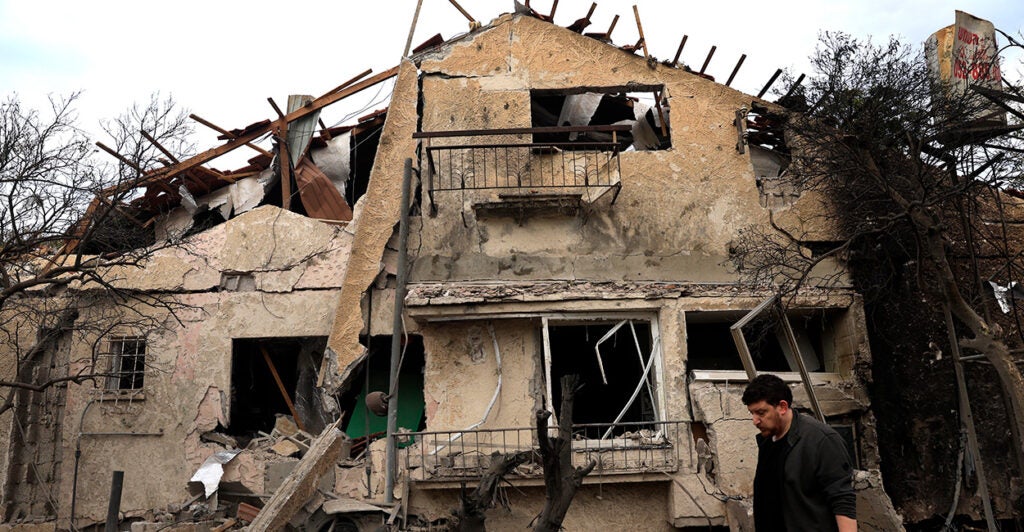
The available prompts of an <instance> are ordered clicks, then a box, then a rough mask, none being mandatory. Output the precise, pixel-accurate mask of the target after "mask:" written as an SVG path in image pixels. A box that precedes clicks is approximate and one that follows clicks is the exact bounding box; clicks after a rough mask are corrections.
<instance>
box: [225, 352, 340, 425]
mask: <svg viewBox="0 0 1024 532" xmlns="http://www.w3.org/2000/svg"><path fill="white" fill-rule="evenodd" d="M324 345H326V339H325V338H322V337H309V338H306V337H298V338H264V339H235V340H233V341H232V349H231V350H232V353H231V418H230V423H229V425H228V427H227V429H228V430H227V433H228V434H230V435H233V436H252V435H254V434H255V433H257V432H259V431H263V432H267V433H269V432H270V431H272V430H273V428H274V424H275V423H276V421H277V416H279V415H284V416H292V417H298V419H297V420H296V421H297V423H299V424H301V426H302V427H304V430H306V432H311V433H313V434H316V433H318V432H319V431H320V430H322V429H323V427H324V426H325V424H324V417H323V415H321V412H322V410H323V408H322V405H319V394H317V393H316V392H315V389H314V388H315V384H316V376H317V373H316V372H317V368H318V367H319V365H320V360H319V358H320V356H319V353H322V352H323V346H324ZM264 354H265V355H266V356H264ZM268 359H269V364H268ZM271 366H272V368H271ZM274 372H276V373H277V377H278V378H280V381H281V385H282V386H283V387H284V393H282V391H281V387H280V386H278V383H277V379H276V378H275V377H274ZM286 397H287V399H286Z"/></svg>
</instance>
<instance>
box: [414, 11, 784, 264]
mask: <svg viewBox="0 0 1024 532" xmlns="http://www.w3.org/2000/svg"><path fill="white" fill-rule="evenodd" d="M556 43H557V44H556ZM421 70H422V72H423V74H422V75H423V83H422V85H423V102H424V104H423V117H422V129H423V130H425V131H444V130H457V129H492V128H507V127H530V124H531V117H530V92H529V91H530V89H571V88H574V87H613V86H624V85H627V84H638V85H654V86H661V85H664V86H665V88H666V94H667V95H668V96H669V101H670V106H671V108H672V119H673V122H672V145H673V148H671V149H669V150H664V151H652V152H626V153H622V154H621V156H620V159H621V181H622V184H623V186H622V191H621V194H620V195H619V197H618V199H617V201H616V203H615V205H613V206H609V205H608V201H607V197H606V198H605V199H603V200H599V201H598V202H597V203H596V204H595V205H593V206H592V210H590V211H588V212H587V213H586V214H585V215H582V216H566V215H559V214H557V213H540V214H537V215H533V214H531V215H529V216H528V217H527V218H526V220H525V222H523V223H521V224H520V223H519V222H518V221H517V220H514V219H513V218H512V217H500V216H494V217H488V218H487V219H486V220H483V219H480V218H478V217H477V216H476V215H475V213H474V211H473V209H472V205H471V203H473V202H476V201H483V200H496V199H497V196H496V193H492V192H476V193H470V192H465V193H462V192H442V191H438V192H437V193H436V194H435V201H436V204H437V207H438V215H437V216H436V217H428V216H424V217H423V231H422V235H423V244H422V249H420V250H419V256H418V258H417V260H416V262H415V268H414V271H413V279H414V280H416V281H464V280H496V279H508V280H520V281H523V280H533V279H589V280H605V279H607V280H623V279H626V280H652V279H653V280H686V281H730V280H733V279H734V277H733V276H732V275H731V274H730V273H729V272H728V271H727V269H726V267H725V266H724V265H723V264H722V263H723V262H725V261H726V259H727V252H728V243H729V241H730V240H731V239H732V238H733V237H734V236H735V233H736V231H737V230H738V229H739V228H741V227H743V226H746V225H748V224H752V223H767V211H765V210H764V209H763V208H761V207H760V205H759V202H758V201H759V200H758V191H757V187H756V186H755V181H754V178H753V168H752V166H751V163H750V159H749V156H748V155H741V154H739V153H737V152H736V150H735V147H734V146H735V143H736V131H735V128H734V127H733V126H732V121H733V118H734V116H735V111H736V109H738V108H740V107H742V106H749V104H750V102H751V100H752V99H753V98H752V97H751V96H749V95H744V94H742V93H740V92H738V91H735V90H732V89H729V88H727V87H724V86H722V85H720V84H716V83H713V82H711V81H708V80H705V79H703V78H700V77H698V76H695V75H693V74H688V73H685V72H683V71H681V70H678V69H671V68H667V67H664V66H662V65H657V66H656V67H655V68H654V69H651V68H649V67H648V66H647V63H646V62H645V61H644V60H643V58H641V57H637V56H634V55H632V54H627V53H625V52H622V51H620V50H618V49H616V48H614V47H611V46H607V45H605V44H603V43H600V42H598V41H596V40H593V39H589V38H586V37H583V36H580V35H577V34H574V33H572V32H569V31H567V30H565V29H563V28H559V27H557V26H553V25H551V24H547V23H543V22H540V21H538V20H535V19H532V18H508V17H504V18H501V19H498V21H497V22H496V26H495V27H492V28H490V29H488V30H485V31H483V32H481V33H479V34H477V35H475V36H474V37H473V38H472V39H467V40H464V41H462V42H459V43H456V44H452V45H450V46H448V47H446V48H444V49H442V51H440V52H436V53H433V54H430V55H428V56H426V57H425V58H424V59H423V61H422V62H421ZM442 140H443V142H442ZM477 140H480V141H481V142H502V141H504V140H512V139H502V138H498V137H481V138H479V139H438V140H432V141H431V143H432V144H433V145H437V144H445V143H467V142H476V141H477ZM516 140H518V141H520V142H521V141H523V140H527V141H528V140H529V139H524V138H519V139H516Z"/></svg>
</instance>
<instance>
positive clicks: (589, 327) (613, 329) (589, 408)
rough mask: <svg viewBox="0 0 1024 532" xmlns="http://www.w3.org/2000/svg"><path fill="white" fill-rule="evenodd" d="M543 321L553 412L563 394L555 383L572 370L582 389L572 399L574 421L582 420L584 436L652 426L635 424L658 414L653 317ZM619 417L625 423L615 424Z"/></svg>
mask: <svg viewBox="0 0 1024 532" xmlns="http://www.w3.org/2000/svg"><path fill="white" fill-rule="evenodd" d="M543 327H544V338H545V344H546V345H545V355H546V356H545V377H546V379H547V390H548V401H547V402H548V408H549V409H551V410H552V411H553V412H554V413H555V417H556V418H557V416H558V415H559V414H560V413H559V410H560V406H561V400H562V397H561V396H562V393H561V387H560V386H559V385H558V383H560V382H561V379H562V377H563V376H566V375H570V374H576V375H578V376H579V379H580V389H579V391H578V392H577V394H576V398H575V402H574V403H573V424H574V425H584V426H583V427H581V431H582V434H583V436H584V437H586V438H606V437H608V436H609V435H611V434H612V433H613V432H614V433H616V434H621V433H623V432H628V431H637V430H640V429H641V428H650V427H644V426H642V425H637V424H640V423H643V422H651V421H659V420H660V418H661V416H660V414H659V400H658V393H659V390H658V374H659V371H660V365H659V364H658V362H659V356H660V355H659V353H660V349H659V347H658V341H657V336H656V331H655V327H654V326H653V325H652V322H651V321H648V320H634V319H627V320H621V321H610V320H607V321H606V320H599V321H585V322H584V321H577V322H572V321H549V320H548V319H547V318H544V319H543ZM656 366H659V367H656ZM619 423H622V424H625V425H624V426H613V424H619ZM586 425H591V426H586ZM613 429H614V431H613Z"/></svg>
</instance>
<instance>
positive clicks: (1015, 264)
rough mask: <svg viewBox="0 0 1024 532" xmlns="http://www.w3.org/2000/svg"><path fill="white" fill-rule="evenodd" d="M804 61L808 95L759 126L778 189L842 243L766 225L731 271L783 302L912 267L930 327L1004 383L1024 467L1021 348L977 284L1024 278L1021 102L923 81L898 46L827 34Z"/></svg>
mask: <svg viewBox="0 0 1024 532" xmlns="http://www.w3.org/2000/svg"><path fill="white" fill-rule="evenodd" d="M1011 45H1012V46H1018V47H1019V46H1020V45H1019V44H1018V43H1016V41H1013V42H1012V43H1011ZM812 63H813V67H814V70H815V74H814V75H813V76H812V77H811V78H810V81H809V82H808V83H807V84H806V85H805V86H804V87H803V89H802V92H798V93H797V94H796V95H795V97H794V96H791V97H790V98H788V99H787V101H782V102H780V103H782V104H783V105H786V106H787V107H788V110H786V111H782V112H779V113H776V114H774V115H773V113H772V112H771V111H767V110H766V111H765V113H764V114H765V115H766V116H768V118H769V120H768V122H771V121H772V120H774V121H775V123H776V124H777V125H779V126H780V128H781V129H783V130H784V131H785V133H784V134H785V139H786V141H785V142H783V143H780V144H778V145H776V146H773V148H774V149H775V150H776V151H777V152H779V153H781V154H783V155H785V156H786V157H788V159H789V166H788V168H787V170H786V171H785V173H784V175H783V176H782V178H781V179H782V180H784V181H786V182H787V183H789V184H791V185H792V186H794V187H796V188H797V189H799V190H801V191H802V194H804V195H807V194H816V195H819V196H820V197H822V198H823V199H824V201H825V202H826V204H828V205H829V207H828V208H826V209H823V210H821V212H819V213H818V214H817V215H816V218H817V219H815V220H811V222H812V223H813V224H814V225H816V226H817V227H831V228H833V229H834V232H835V233H836V234H837V237H836V238H835V239H834V240H832V241H829V242H821V241H820V239H812V238H811V237H809V236H808V235H806V234H800V233H797V232H794V231H793V230H792V229H790V228H789V227H788V226H785V224H782V223H777V220H776V219H775V218H774V217H773V219H772V224H771V228H770V229H767V230H765V229H756V228H751V229H749V230H746V231H744V232H743V234H742V235H741V236H740V238H739V239H738V240H737V241H736V242H735V246H734V249H733V251H734V255H733V260H734V264H735V266H736V267H737V269H738V270H739V271H740V272H741V273H742V274H744V275H745V276H746V278H747V279H748V280H749V281H751V282H755V283H760V284H768V285H773V284H774V285H775V286H778V287H779V289H780V291H782V292H784V293H788V294H795V293H796V292H797V291H798V290H799V289H800V288H801V287H804V286H808V285H813V286H818V287H824V288H828V287H832V286H835V285H836V284H837V283H839V282H841V281H842V277H843V276H842V274H841V269H836V268H832V267H829V264H831V263H834V262H835V261H839V262H847V263H850V262H851V261H852V262H856V261H858V260H859V261H861V262H862V263H864V262H865V261H866V262H867V263H869V264H871V265H873V266H871V267H868V268H862V269H861V271H860V274H861V275H860V276H859V277H857V278H856V279H855V280H854V281H855V283H856V285H857V286H858V288H859V289H860V290H861V291H862V292H876V293H880V292H884V286H885V279H884V276H885V272H886V271H887V270H888V269H889V268H903V267H910V268H911V269H912V270H913V271H914V273H915V276H916V278H917V283H918V287H919V289H920V291H921V293H923V294H927V295H928V297H930V298H932V300H933V301H936V302H938V304H937V305H936V307H935V311H937V312H938V315H939V316H940V317H939V319H938V320H937V321H938V322H939V323H941V322H942V321H943V320H942V318H941V316H942V313H943V312H944V311H945V312H948V313H949V314H950V315H951V316H952V317H953V318H955V320H956V322H957V326H958V328H957V329H956V333H955V334H959V335H961V337H960V338H959V340H958V341H957V343H958V344H959V347H960V348H963V349H967V350H971V351H972V352H976V353H979V354H982V355H983V356H984V358H985V360H987V361H988V362H989V363H990V364H991V367H992V368H993V369H994V371H995V373H996V375H998V379H999V382H1000V384H1001V387H1002V390H1003V392H1004V394H1005V396H1006V398H1007V403H1008V405H1009V408H1008V410H1009V411H1008V412H1007V417H1008V419H1009V420H1010V425H1011V427H1012V431H1013V433H1014V436H1015V442H1016V445H1015V447H1016V454H1017V457H1018V460H1021V461H1020V462H1018V463H1024V444H1022V439H1021V436H1024V377H1022V375H1021V371H1020V369H1019V367H1018V366H1017V365H1016V363H1017V360H1015V358H1014V356H1013V354H1012V351H1011V345H1014V346H1016V345H1019V344H1020V343H1021V338H1024V336H1021V331H1020V330H1013V329H1019V326H1015V325H1013V324H1009V323H1000V318H999V317H998V315H997V316H993V313H992V312H991V311H990V310H991V309H990V308H989V307H990V306H991V302H992V297H991V291H989V292H988V293H987V294H986V293H985V291H984V289H986V288H987V286H988V285H987V283H985V282H983V281H987V280H995V281H999V282H1002V283H1003V284H1005V283H1007V282H1009V281H1010V280H1011V278H1010V277H1012V276H1019V275H1020V274H1021V273H1024V254H1022V253H1021V247H1020V246H1021V241H1019V240H1018V241H1016V242H1013V235H1012V234H1010V232H1007V230H1006V229H1007V222H1008V221H1009V215H1008V214H1007V211H1006V210H1005V209H1003V200H1004V199H1006V198H1007V197H1008V196H1007V191H1008V190H1010V189H1017V188H1020V187H1021V186H1022V184H1024V183H1022V178H1024V175H1022V171H1024V151H1022V149H1021V148H1022V147H1024V139H1022V136H1021V127H1022V126H1021V124H1022V119H1024V114H1022V112H1021V104H1022V103H1024V97H1022V96H1024V93H1022V92H1021V90H1020V88H1019V87H1016V86H1014V85H1012V84H1010V83H1008V82H1005V81H1004V85H1003V88H1002V90H993V89H991V88H986V87H984V86H981V85H978V86H972V87H971V89H970V90H968V91H967V92H966V93H964V92H956V91H952V90H951V89H950V88H949V87H948V86H943V85H941V84H940V83H939V82H937V81H936V80H935V79H934V78H933V77H932V76H931V74H930V72H929V69H928V65H927V63H926V60H925V57H924V54H923V52H922V51H916V50H913V49H911V48H910V47H908V46H906V45H904V44H902V43H900V42H899V41H897V40H895V39H891V40H889V42H887V43H885V44H882V45H875V44H873V43H871V42H870V41H863V40H858V39H855V38H853V37H850V36H848V35H843V34H824V35H823V36H822V40H821V42H820V44H819V47H818V49H817V50H816V53H815V54H814V56H813V57H812ZM994 66H995V65H992V64H987V65H982V67H983V68H987V69H991V68H993V67H994ZM983 71H984V72H987V71H988V70H983ZM1007 117H1008V120H1005V119H1004V118H1007ZM812 240H815V241H812ZM982 249H984V252H983V253H982V252H981V250H982ZM855 273H856V272H855ZM1017 278H1019V277H1017ZM882 295H883V296H884V294H882ZM1008 325H1009V326H1010V327H1008ZM939 338H940V339H941V338H942V337H941V336H940V337H939Z"/></svg>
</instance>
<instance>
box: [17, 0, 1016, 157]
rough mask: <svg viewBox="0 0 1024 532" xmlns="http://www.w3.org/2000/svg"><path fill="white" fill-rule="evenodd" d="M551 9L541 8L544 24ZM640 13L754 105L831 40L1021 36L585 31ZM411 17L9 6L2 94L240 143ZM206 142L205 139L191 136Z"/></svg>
mask: <svg viewBox="0 0 1024 532" xmlns="http://www.w3.org/2000/svg"><path fill="white" fill-rule="evenodd" d="M590 3H591V2H590V1H589V0H561V1H560V2H559V5H558V10H557V12H556V14H555V22H556V23H557V24H559V25H562V26H566V25H568V24H570V23H571V22H572V21H573V20H575V19H577V18H580V17H582V16H584V15H585V14H586V11H587V9H589V7H590ZM460 4H461V5H462V6H463V7H464V8H465V9H466V10H467V11H468V12H469V13H470V14H471V15H473V16H474V17H475V18H476V19H477V20H480V21H482V22H483V23H484V24H486V23H487V22H488V21H490V20H492V19H493V18H495V17H496V16H498V15H499V14H501V13H504V12H508V11H511V10H512V7H513V0H500V1H495V0H460ZM551 4H552V0H534V1H533V2H532V5H533V7H534V8H535V9H537V10H538V11H541V12H547V11H549V10H550V7H551ZM634 4H637V5H638V6H639V11H640V17H641V22H642V23H643V27H644V33H645V35H646V37H647V45H648V49H649V51H650V53H651V54H652V55H654V56H656V57H658V58H659V59H671V58H672V56H673V55H674V54H675V51H676V47H677V46H678V44H679V40H680V39H681V38H682V36H683V35H684V34H686V35H688V36H689V39H688V41H687V44H686V48H685V50H684V51H683V56H682V60H683V61H684V62H685V63H687V64H689V65H692V66H693V67H694V68H696V69H699V68H700V65H701V64H702V63H703V61H704V58H705V56H706V55H707V53H708V50H709V49H710V47H711V46H712V45H717V46H718V49H717V51H716V53H715V56H714V58H713V59H712V61H711V64H710V66H709V67H708V73H709V74H711V75H713V76H715V77H716V78H717V79H718V80H719V81H724V80H725V79H726V78H728V76H729V73H730V72H731V70H732V68H733V66H734V65H735V64H736V61H737V59H739V56H740V54H743V53H746V54H747V59H746V62H745V63H744V65H743V68H742V70H741V71H740V73H739V74H738V76H737V78H736V80H735V81H734V82H733V86H734V87H736V88H738V89H740V90H743V91H745V92H749V93H756V92H757V91H758V90H759V89H760V88H761V86H762V85H764V83H765V82H766V81H767V80H768V78H769V77H770V75H771V73H772V72H774V70H775V69H776V68H780V67H781V68H791V69H793V70H794V71H796V72H800V71H803V70H805V69H806V64H807V61H806V58H807V56H808V55H809V54H810V53H811V52H812V51H813V49H814V46H815V43H816V41H817V37H818V34H819V32H821V31H825V30H840V31H845V32H847V33H851V34H854V35H857V36H868V35H871V36H874V37H875V38H876V39H884V38H886V37H887V36H888V35H890V34H895V35H899V36H901V37H903V38H904V39H905V40H906V41H907V42H913V43H920V42H922V41H924V39H925V38H927V36H928V35H929V34H931V33H932V32H934V31H935V30H937V29H939V28H942V27H944V26H947V25H949V24H952V23H953V20H954V10H955V9H957V8H960V9H965V10H967V11H969V12H970V13H972V14H973V15H975V16H978V17H981V18H985V19H988V20H991V21H992V22H994V23H995V25H996V27H997V28H1000V29H1002V30H1004V31H1006V32H1008V33H1011V34H1015V35H1019V33H1020V31H1021V29H1022V28H1024V2H1022V1H1020V0H972V1H971V2H965V1H964V0H960V2H953V1H949V0H890V1H887V2H883V1H880V0H845V1H841V2H840V1H824V0H805V1H784V2H764V1H757V2H755V1H731V2H729V1H724V2H707V1H702V2H693V1H690V0H685V1H682V0H671V1H669V0H628V1H627V0H600V1H599V2H598V7H597V10H596V12H595V14H594V16H593V17H592V20H593V25H592V26H591V27H590V28H588V31H604V30H606V29H607V28H608V25H609V24H610V22H611V19H612V17H613V16H614V15H616V14H618V15H620V16H621V17H620V19H619V22H618V25H617V26H616V27H615V31H614V33H613V35H612V37H613V39H614V40H615V42H616V44H626V43H634V42H636V40H637V37H638V33H637V28H636V23H635V21H634V17H633V11H632V6H633V5H634ZM415 7H416V0H376V1H370V2H356V1H352V0H348V1H343V0H335V1H329V2H313V1H305V0H289V1H287V2H283V1H282V2H266V1H262V0H260V1H245V2H231V1H220V0H204V1H198V0H177V1H175V2H146V1H138V0H135V1H131V2H129V1H117V2H114V1H103V0H99V1H94V2H83V1H81V0H69V1H65V0H45V1H40V0H36V1H33V0H0V95H2V96H3V97H7V95H10V94H12V93H16V94H17V95H18V96H19V98H20V99H21V100H22V101H23V102H24V103H27V104H30V105H33V106H35V107H39V106H41V105H44V104H45V102H46V100H45V97H46V95H47V94H49V93H55V94H67V93H69V92H71V91H77V90H80V91H83V96H82V98H81V100H80V103H79V105H78V110H79V114H80V116H81V118H82V122H83V126H85V127H87V128H89V129H90V130H95V131H98V128H96V126H95V124H96V123H97V121H98V120H99V119H100V118H104V117H112V116H116V115H117V114H119V113H120V112H122V111H123V110H124V109H125V108H126V107H127V106H128V105H130V104H131V103H132V102H134V101H145V100H147V99H148V97H149V95H150V94H151V93H153V92H155V91H159V92H160V93H161V94H162V95H165V96H166V95H172V96H173V97H174V98H175V100H177V102H178V103H179V105H181V106H182V107H184V108H186V109H188V110H190V111H192V112H194V113H196V114H198V115H199V116H201V117H203V118H206V119H208V120H210V121H212V122H214V123H216V124H218V125H220V126H222V127H226V128H228V129H231V128H238V127H242V126H244V125H247V124H250V123H252V122H256V121H258V120H262V119H265V118H271V117H272V116H274V112H273V110H272V109H271V108H270V106H269V104H268V103H267V101H266V98H267V97H268V96H271V97H273V98H274V99H275V100H276V101H277V102H278V103H279V105H281V106H283V105H284V102H285V100H286V98H287V95H288V94H311V95H314V96H319V95H321V94H323V93H324V92H326V91H327V90H330V89H331V88H333V87H335V86H337V85H338V84H340V83H342V82H343V81H345V80H347V79H349V78H350V77H352V76H354V75H355V74H357V73H359V72H361V71H363V70H365V69H367V68H372V69H374V71H375V72H380V71H383V70H385V69H387V68H390V67H392V66H394V65H396V64H397V63H398V61H399V59H400V57H401V55H402V52H403V50H404V48H405V42H406V38H407V36H408V32H409V26H410V23H411V21H412V16H413V11H414V10H415ZM467 30H468V24H467V21H466V19H464V18H463V17H462V15H460V14H459V12H458V11H457V10H456V9H455V8H454V7H453V6H452V5H451V4H450V3H449V2H448V0H423V7H422V11H421V14H420V19H419V24H418V26H417V27H416V31H415V35H414V37H413V46H415V45H417V44H419V43H421V42H423V41H424V40H426V39H428V38H429V37H431V36H433V35H434V34H436V33H440V34H442V35H443V36H444V37H445V38H450V37H452V36H455V35H457V34H460V33H463V32H465V31H467ZM1001 44H1005V41H1003V42H1002V43H1001ZM1004 70H1005V71H1006V74H1007V75H1008V76H1014V77H1016V78H1018V79H1019V78H1021V77H1022V76H1021V71H1022V67H1021V62H1020V56H1019V55H1018V56H1015V57H1012V58H1006V57H1004ZM388 90H389V89H388V87H385V88H384V89H383V90H382V91H381V92H380V93H377V92H375V91H368V94H366V95H365V96H366V97H365V98H361V99H360V101H358V102H352V103H349V104H347V105H345V106H343V105H342V104H337V105H335V106H332V107H331V108H329V111H328V112H327V114H326V115H325V120H324V121H325V122H327V123H328V125H334V124H335V123H336V122H338V121H339V120H341V119H342V118H344V117H345V116H346V115H347V114H351V113H355V114H358V113H357V112H358V111H360V110H361V109H362V108H363V107H367V108H368V110H372V109H374V108H379V107H381V106H382V105H383V104H380V103H377V104H376V105H374V103H375V102H371V101H367V99H368V98H370V97H373V96H377V100H378V101H379V100H380V99H382V98H384V97H386V96H387V94H388ZM204 129H205V128H204V127H203V126H200V125H197V131H202V130H204ZM204 133H205V131H204ZM198 142H199V144H200V148H201V149H204V148H207V147H210V146H212V145H213V143H214V142H216V141H215V140H214V139H213V136H204V137H199V138H198ZM248 155H249V154H246V156H248ZM214 166H218V167H221V168H228V167H230V166H231V165H230V164H220V165H219V164H216V162H215V163H214Z"/></svg>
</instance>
